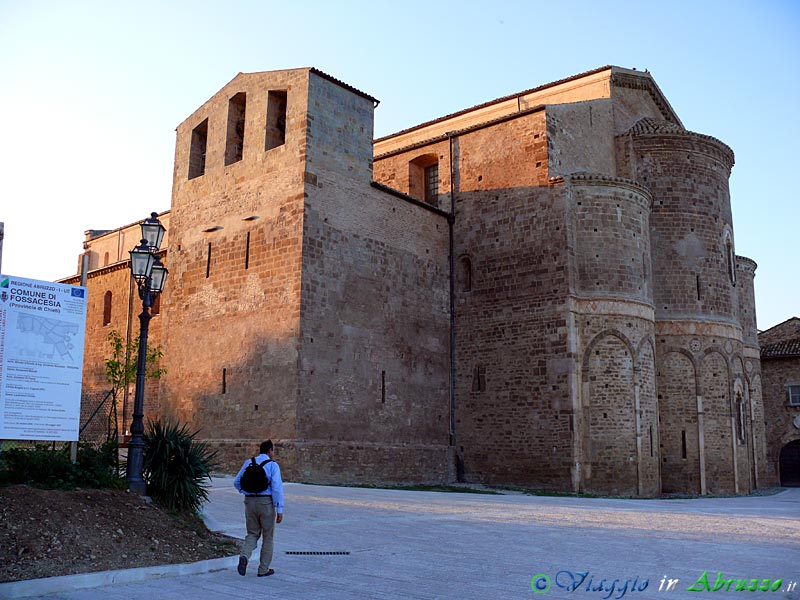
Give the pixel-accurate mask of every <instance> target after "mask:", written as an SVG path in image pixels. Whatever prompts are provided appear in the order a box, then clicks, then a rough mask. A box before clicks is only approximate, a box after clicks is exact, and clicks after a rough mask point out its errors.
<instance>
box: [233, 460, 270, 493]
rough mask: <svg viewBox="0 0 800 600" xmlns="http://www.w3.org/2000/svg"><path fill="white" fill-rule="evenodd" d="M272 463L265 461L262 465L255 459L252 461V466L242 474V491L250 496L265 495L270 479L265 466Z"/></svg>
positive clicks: (240, 481)
mask: <svg viewBox="0 0 800 600" xmlns="http://www.w3.org/2000/svg"><path fill="white" fill-rule="evenodd" d="M268 462H271V460H270V459H267V460H265V461H264V462H262V463H261V464H258V463H257V462H256V459H255V457H253V458H251V459H250V464H249V465H247V468H246V469H245V470H244V473H242V478H241V479H240V480H239V485H240V486H241V488H242V491H245V492H247V493H248V494H263V493H264V492H266V491H267V488H268V487H269V477H267V473H266V472H265V471H264V465H266V464H267V463H268Z"/></svg>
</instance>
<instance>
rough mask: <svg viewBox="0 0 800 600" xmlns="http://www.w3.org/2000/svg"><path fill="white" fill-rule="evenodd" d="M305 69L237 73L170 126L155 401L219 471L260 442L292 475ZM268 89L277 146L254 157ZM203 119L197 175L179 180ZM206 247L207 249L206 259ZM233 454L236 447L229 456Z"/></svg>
mask: <svg viewBox="0 0 800 600" xmlns="http://www.w3.org/2000/svg"><path fill="white" fill-rule="evenodd" d="M308 77H309V73H308V70H305V69H301V70H296V71H278V72H273V73H259V74H254V75H239V76H237V77H236V78H234V80H233V81H231V82H230V83H229V84H228V85H227V86H225V87H224V88H223V89H222V90H220V92H218V93H217V94H215V95H214V96H213V97H212V98H211V99H210V100H209V101H208V102H207V103H206V104H204V105H203V106H202V107H201V108H200V109H198V110H197V111H195V113H194V114H193V115H192V116H191V117H190V118H189V119H187V121H185V122H184V123H183V124H181V125H180V126H179V127H178V135H177V143H176V154H175V156H176V158H175V183H174V189H173V201H172V206H173V208H172V213H171V216H172V223H171V236H172V237H171V241H170V261H171V272H170V280H168V284H167V289H166V293H165V303H166V305H167V306H168V307H170V308H172V307H174V309H175V310H168V311H167V312H166V313H165V317H166V318H165V325H166V327H167V331H168V335H167V337H166V339H165V359H166V367H167V369H168V373H167V375H166V376H165V377H164V379H163V381H162V387H161V391H162V397H164V398H165V399H168V401H169V406H168V410H167V412H168V414H169V415H170V416H171V417H172V418H176V419H179V420H180V421H181V422H186V423H189V424H190V427H191V428H193V429H200V437H201V438H202V439H206V440H207V441H209V442H210V443H211V445H212V447H216V448H218V449H220V450H221V460H222V462H223V464H224V465H225V466H227V467H228V468H236V467H238V466H239V465H240V463H241V460H242V459H243V457H242V456H231V455H230V453H232V452H234V451H235V452H238V448H240V447H239V446H237V444H239V443H241V444H244V446H243V447H246V448H248V450H247V452H248V453H251V452H252V451H253V450H252V449H251V448H252V447H257V445H258V442H260V441H261V440H263V439H266V438H271V439H273V441H275V442H276V443H277V444H278V445H279V447H281V446H282V445H283V446H284V452H283V461H282V463H281V465H282V468H283V469H284V471H285V473H286V476H287V478H289V479H291V477H292V475H293V473H294V472H295V469H296V466H295V457H294V454H293V452H292V450H291V446H290V445H284V444H283V442H284V440H289V441H292V440H294V439H295V435H296V418H295V414H296V402H297V381H298V371H297V361H298V344H299V341H298V335H299V318H300V285H301V283H300V282H301V272H302V267H301V265H302V263H301V257H302V226H303V201H304V197H303V185H304V183H303V173H304V171H305V156H306V139H305V131H306V124H307V120H306V112H307V106H308ZM269 90H278V91H286V94H287V109H286V135H285V143H284V144H282V145H278V146H277V147H274V148H271V149H269V150H265V147H266V145H265V139H266V117H267V114H266V113H267V98H268V91H269ZM239 93H245V94H246V110H245V125H244V143H243V149H242V160H240V161H238V162H234V163H233V164H230V165H228V166H225V164H224V162H225V161H224V156H225V142H226V139H227V118H228V100H229V98H232V97H233V96H234V95H236V94H239ZM205 119H208V139H207V152H206V159H205V172H204V174H203V175H201V176H199V177H195V178H193V179H188V165H189V155H190V149H191V137H192V129H194V128H195V126H196V125H197V123H200V122H202V121H203V120H205ZM209 248H210V253H209ZM234 449H236V450H234Z"/></svg>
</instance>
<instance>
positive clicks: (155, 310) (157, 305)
mask: <svg viewBox="0 0 800 600" xmlns="http://www.w3.org/2000/svg"><path fill="white" fill-rule="evenodd" d="M153 296H154V298H153V306H152V307H150V314H152V315H153V316H154V317H155V316H156V315H157V314H159V313H160V312H161V294H153Z"/></svg>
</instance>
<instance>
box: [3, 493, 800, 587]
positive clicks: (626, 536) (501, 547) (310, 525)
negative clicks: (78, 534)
mask: <svg viewBox="0 0 800 600" xmlns="http://www.w3.org/2000/svg"><path fill="white" fill-rule="evenodd" d="M210 498H211V500H210V502H209V504H208V505H207V522H208V523H209V526H210V527H211V528H212V529H216V530H220V531H223V532H225V533H227V534H229V535H232V536H235V537H239V538H241V537H243V535H244V515H243V509H242V500H241V497H240V496H239V495H238V494H237V492H236V491H235V490H234V489H233V487H232V478H230V477H218V478H215V479H214V481H213V489H212V490H211V493H210ZM257 552H258V550H256V553H254V554H253V557H252V560H251V569H250V570H249V572H248V573H247V576H245V577H241V576H239V575H238V574H237V573H236V569H235V564H236V561H235V559H223V560H221V561H216V562H215V563H212V564H211V565H209V566H208V567H207V568H216V569H219V570H215V571H211V572H202V573H197V574H185V575H175V573H176V572H177V568H175V567H171V568H167V569H164V570H163V571H161V573H162V575H163V576H161V577H155V575H154V574H152V573H150V574H145V575H144V576H142V580H141V581H134V582H130V583H116V584H112V583H108V584H106V585H103V586H101V587H93V588H88V589H79V590H73V591H61V592H56V593H46V592H47V591H48V590H47V589H44V588H43V589H42V591H41V593H40V595H38V596H33V597H40V598H49V599H51V600H55V599H63V600H108V599H109V598H124V599H126V600H136V599H138V598H141V599H147V600H153V599H155V598H159V599H161V598H165V599H172V598H198V599H202V600H218V599H220V600H221V599H223V598H225V599H227V598H237V599H250V598H265V599H266V598H280V599H286V600H294V599H298V600H300V599H302V600H317V599H320V600H322V599H353V600H361V599H367V598H374V599H402V598H413V599H422V600H434V599H439V598H453V599H471V598H475V599H481V600H485V599H495V598H498V599H499V598H537V597H541V598H568V599H578V598H580V599H582V600H583V599H595V598H596V599H598V600H600V599H603V600H605V599H608V598H615V599H617V600H619V599H621V598H623V597H624V598H630V599H632V600H636V599H637V598H639V599H645V598H662V597H663V598H669V599H672V600H677V599H681V598H694V599H697V598H703V597H710V598H712V599H717V598H726V597H733V598H738V597H742V594H741V593H737V592H735V591H734V589H735V585H736V584H735V583H734V584H732V585H731V588H730V590H729V591H725V587H724V586H723V587H722V589H720V590H718V591H701V592H692V591H689V590H688V588H691V587H695V588H703V587H704V584H703V580H702V579H701V577H702V575H703V573H704V572H706V573H707V575H706V578H707V580H708V583H709V585H708V587H709V588H712V589H713V587H715V586H716V585H717V581H718V580H719V578H720V576H719V573H720V572H721V573H722V579H724V580H727V579H729V578H736V579H742V578H746V579H748V580H752V579H758V580H759V582H758V585H761V586H768V587H772V583H765V582H764V581H763V580H767V579H769V580H772V581H774V580H776V579H782V580H783V581H782V583H781V584H780V586H779V588H778V589H777V591H775V592H765V591H756V592H745V595H744V597H766V598H776V599H777V598H780V599H787V598H798V599H800V489H790V490H786V491H783V492H781V493H779V494H776V495H773V496H762V497H746V498H701V499H680V500H618V499H593V498H571V497H537V496H527V495H522V494H509V495H483V494H480V495H479V494H466V493H440V492H418V491H402V490H380V489H363V488H345V487H325V486H314V485H300V484H291V483H290V484H286V509H285V519H284V522H283V523H282V524H280V525H277V528H276V540H275V558H274V561H273V565H272V566H273V567H274V568H275V570H276V571H277V572H276V574H275V575H274V576H272V577H262V578H257V577H256V574H255V571H256V569H255V567H256V565H257V561H258V558H257ZM287 552H288V553H297V554H287ZM319 553H329V554H319ZM344 553H347V554H344ZM207 568H205V570H207ZM584 574H585V575H584ZM95 577H98V576H95ZM665 578H666V579H665ZM113 579H115V578H113V577H108V578H107V581H111V580H113ZM123 579H124V578H123ZM698 579H700V580H701V581H700V583H697V582H698ZM614 580H617V582H616V583H613V582H614ZM662 580H664V581H663V583H662ZM668 580H673V581H672V584H671V585H672V588H673V589H671V590H670V591H666V588H667V587H668V586H670V581H668ZM675 580H677V582H676V581H675ZM40 581H41V580H40ZM45 581H46V580H45ZM626 581H627V586H626ZM791 582H797V589H796V590H794V591H787V587H791ZM95 583H96V581H95ZM576 585H577V587H576V588H575V589H572V588H573V587H575V586H576ZM747 585H748V586H749V585H750V581H748V583H747ZM537 586H538V589H537ZM4 587H5V590H4ZM598 588H601V589H598ZM659 588H661V589H662V591H661V592H659ZM595 590H597V591H595ZM4 591H5V596H6V597H8V596H9V595H10V594H12V593H13V594H18V593H19V590H16V591H15V590H14V589H12V588H9V587H7V586H0V598H2V597H4ZM50 591H52V588H51V590H50ZM41 594H44V595H41ZM29 597H31V596H29Z"/></svg>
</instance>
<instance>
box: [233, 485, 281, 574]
mask: <svg viewBox="0 0 800 600" xmlns="http://www.w3.org/2000/svg"><path fill="white" fill-rule="evenodd" d="M244 518H245V523H246V524H247V537H246V538H244V542H243V543H242V550H241V556H244V557H245V558H246V559H248V560H250V555H251V554H252V553H253V550H255V549H256V546H257V545H258V538H259V537H262V538H263V540H262V542H261V558H260V562H259V564H258V574H259V575H263V574H264V573H266V572H267V571H268V570H269V564H270V563H271V562H272V547H273V542H272V538H273V535H274V533H275V506H274V505H273V504H272V497H271V496H245V497H244Z"/></svg>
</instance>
